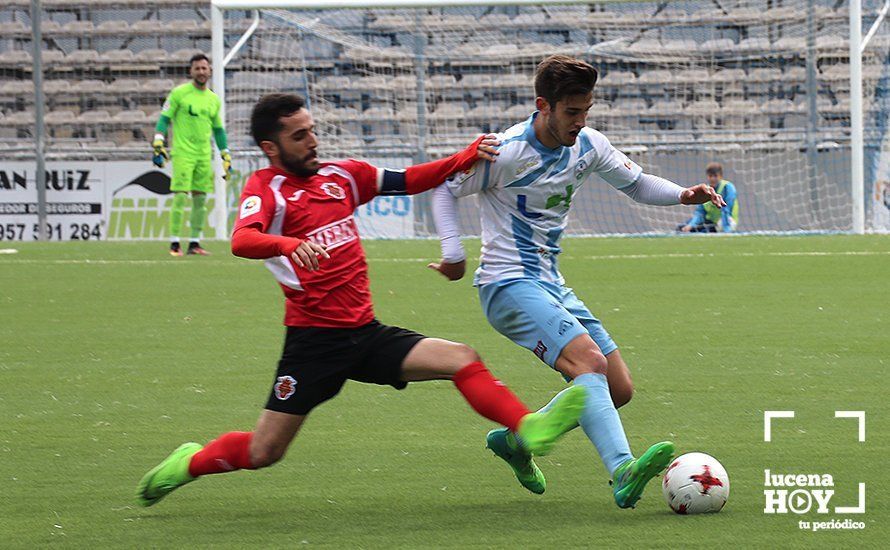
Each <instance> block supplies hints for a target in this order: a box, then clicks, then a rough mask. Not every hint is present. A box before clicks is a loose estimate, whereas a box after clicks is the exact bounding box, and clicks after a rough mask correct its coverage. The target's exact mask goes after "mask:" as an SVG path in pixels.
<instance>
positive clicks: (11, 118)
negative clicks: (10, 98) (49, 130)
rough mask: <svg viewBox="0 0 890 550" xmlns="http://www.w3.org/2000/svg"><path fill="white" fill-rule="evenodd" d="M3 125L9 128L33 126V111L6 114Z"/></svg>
mask: <svg viewBox="0 0 890 550" xmlns="http://www.w3.org/2000/svg"><path fill="white" fill-rule="evenodd" d="M3 124H4V125H9V126H28V127H30V126H34V111H31V110H26V111H13V112H11V113H6V116H5V117H4V119H3Z"/></svg>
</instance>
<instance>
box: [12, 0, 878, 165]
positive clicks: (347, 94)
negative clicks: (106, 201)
mask: <svg viewBox="0 0 890 550" xmlns="http://www.w3.org/2000/svg"><path fill="white" fill-rule="evenodd" d="M43 4H44V10H45V15H46V17H45V18H44V20H43V22H42V29H43V34H44V36H45V39H46V40H45V44H44V50H43V52H42V57H43V62H44V65H45V70H46V75H45V92H46V95H47V100H48V110H47V124H48V127H49V138H50V140H53V139H67V138H70V137H72V136H74V137H84V138H91V139H95V140H97V142H98V140H103V138H107V137H108V136H114V138H115V139H113V140H109V139H104V141H105V142H106V143H108V144H111V145H109V148H113V144H117V147H118V148H119V149H120V150H121V151H122V152H125V151H133V153H134V154H135V149H131V148H132V147H133V143H138V144H139V147H140V151H139V154H143V153H144V151H143V150H142V149H144V144H143V143H142V142H141V141H139V140H141V139H143V138H145V137H146V136H148V135H150V132H151V126H152V125H153V124H154V122H155V117H156V116H157V111H158V110H159V109H160V106H161V104H162V103H163V100H164V96H165V94H166V93H167V92H169V90H170V89H171V88H172V87H173V86H175V85H176V84H177V83H179V82H182V81H184V80H185V79H186V78H187V67H186V63H185V61H186V60H187V59H188V58H189V57H191V55H193V54H194V53H195V52H199V51H204V52H208V51H209V46H210V24H209V13H208V7H207V4H206V2H193V1H175V0H161V1H152V2H149V1H146V0H114V1H112V0H94V1H87V0H45V1H44V3H43ZM29 6H30V3H29V2H28V1H26V0H25V1H23V0H7V2H5V3H4V5H3V7H0V77H2V80H0V127H2V131H0V140H2V139H13V138H17V137H27V136H28V135H30V134H31V128H30V126H29V125H30V123H31V122H30V121H31V120H32V118H33V110H34V105H33V90H32V87H31V74H30V70H31V65H32V58H31V53H30V49H31V41H30V20H29V16H28V9H29ZM690 6H691V4H689V5H687V4H683V6H680V7H672V6H667V7H665V6H663V5H660V4H656V3H637V4H629V3H622V4H615V5H612V4H610V5H606V6H603V5H596V6H574V7H566V8H561V9H560V10H558V11H557V10H538V11H516V10H511V9H509V8H507V9H482V8H480V10H479V12H478V15H475V16H474V15H468V14H456V13H449V12H448V11H447V10H426V11H424V12H423V13H418V14H417V16H418V17H420V18H421V19H422V24H423V26H424V27H425V30H426V31H427V32H428V41H429V43H428V44H427V48H428V49H427V51H428V52H429V55H430V56H431V57H435V53H436V52H453V53H455V54H457V55H458V57H459V58H458V59H456V60H455V61H454V62H453V63H448V64H442V63H438V62H436V61H431V63H430V65H431V67H432V69H431V73H430V75H429V76H428V79H427V80H426V82H425V83H424V86H425V89H426V90H428V93H429V98H428V100H427V117H428V119H429V120H432V121H436V124H437V128H436V129H435V132H436V134H437V135H447V134H449V133H451V132H453V133H455V134H465V133H466V132H467V131H468V129H472V130H473V131H475V130H484V131H487V130H492V129H499V128H502V127H503V126H504V125H505V124H507V123H509V122H510V121H515V120H516V119H517V118H521V117H524V116H526V115H527V114H528V113H529V111H530V109H531V102H532V100H533V94H532V92H531V86H530V81H531V71H532V69H533V66H534V61H535V60H537V59H539V58H541V57H543V56H544V55H547V54H549V53H554V52H557V51H560V49H561V48H563V47H564V46H565V45H566V44H567V43H568V42H570V41H578V40H585V41H587V42H589V43H590V44H591V45H592V46H596V45H602V44H611V42H609V41H610V40H611V41H614V40H615V39H616V38H619V37H623V38H622V40H624V41H625V42H624V43H623V46H622V47H624V48H625V49H626V51H627V52H629V53H630V54H633V55H636V56H638V57H640V58H647V56H648V57H651V58H652V59H656V60H657V59H659V56H670V57H671V58H673V59H676V58H677V57H678V56H682V55H683V54H684V52H689V54H690V55H694V56H711V57H715V58H717V59H723V58H725V59H726V62H725V63H718V64H717V65H716V66H715V67H714V69H712V70H707V69H701V68H690V69H687V70H683V69H682V67H679V68H678V67H670V68H658V67H657V64H654V65H652V67H654V68H647V69H645V70H641V69H640V67H639V66H634V65H632V64H627V63H621V62H620V61H608V60H607V61H601V62H598V68H599V69H600V71H601V76H600V81H599V84H598V88H597V92H596V102H597V103H596V105H595V108H594V109H593V110H592V113H591V119H592V123H593V124H594V125H598V126H602V127H606V128H613V129H616V131H618V132H619V133H620V132H627V133H628V135H631V134H632V133H634V132H640V131H656V130H657V131H661V130H666V129H670V130H684V131H686V130H688V131H689V132H690V133H689V134H688V135H681V138H682V139H685V138H687V137H690V138H692V139H701V138H702V137H703V136H705V134H703V133H702V132H707V131H711V130H719V131H724V132H725V131H735V132H739V131H745V130H747V129H749V128H751V127H752V125H754V124H756V123H757V122H758V121H760V122H762V121H763V120H764V117H768V119H769V123H768V127H769V128H772V129H781V128H783V127H785V126H787V125H788V122H789V121H790V120H792V117H801V116H805V115H806V105H805V102H804V101H802V100H801V97H802V90H803V88H802V87H803V86H804V85H805V83H806V72H805V68H804V59H802V58H801V57H800V56H799V55H797V54H796V53H795V52H801V51H804V50H805V47H806V44H805V40H804V38H802V37H800V36H782V33H781V32H779V31H776V30H775V29H780V28H781V24H782V23H791V22H795V23H800V21H801V18H802V17H803V15H802V14H801V13H797V12H796V11H795V10H793V9H790V8H788V9H786V8H781V7H776V8H774V9H770V10H767V11H763V10H756V9H750V8H745V7H742V8H727V9H714V8H713V6H712V5H710V4H707V3H702V4H701V5H700V9H699V11H694V10H692V9H691V7H690ZM327 17H330V18H331V19H334V18H339V19H338V21H339V24H340V25H341V26H342V27H343V30H344V32H350V31H351V30H353V29H361V31H362V32H363V33H365V34H366V35H371V36H373V38H374V40H377V41H379V42H380V43H381V44H384V45H385V44H386V42H387V41H388V42H389V44H390V45H389V46H386V47H384V48H382V49H381V51H382V52H384V55H386V56H389V57H391V59H386V66H388V67H389V66H393V67H394V69H393V70H394V71H395V74H377V73H375V72H374V66H373V63H371V64H370V65H363V63H364V64H367V63H368V61H367V52H366V51H363V49H362V48H358V47H357V46H356V45H347V46H345V47H334V46H333V45H331V44H318V45H317V46H315V49H314V50H313V51H309V52H305V53H306V57H305V60H297V59H293V58H291V57H288V56H285V55H282V54H281V52H282V51H284V49H283V48H282V44H281V42H280V40H281V37H280V36H279V35H274V34H271V33H268V32H267V28H266V25H265V23H264V24H263V25H261V27H260V29H259V31H258V34H257V36H256V38H255V40H254V41H253V42H252V44H251V46H250V47H249V48H248V49H246V50H244V51H243V52H242V53H241V54H240V56H239V57H238V58H236V59H235V60H234V62H233V64H232V65H231V67H230V69H231V70H229V71H227V88H228V89H230V90H233V91H238V92H244V93H243V94H241V93H239V94H238V96H237V97H238V98H240V99H242V100H244V99H245V98H250V99H255V96H257V95H258V94H260V93H262V92H263V91H266V90H269V89H280V90H289V91H297V92H299V91H303V90H305V89H307V87H309V88H311V89H312V90H313V91H315V92H317V93H319V94H320V95H321V97H322V98H323V104H322V105H316V106H314V108H317V109H318V110H319V112H324V113H325V116H327V117H329V118H330V119H331V120H333V121H338V122H341V123H343V124H344V126H343V129H344V130H346V131H348V132H349V133H350V134H353V133H354V135H355V136H356V139H370V137H371V136H373V134H377V133H381V134H382V135H381V136H380V138H381V139H387V138H389V137H392V136H402V137H406V135H407V134H408V133H410V132H413V131H416V121H417V109H416V101H417V97H416V95H417V86H418V83H417V78H416V77H415V76H413V75H409V74H398V72H400V67H404V68H409V67H410V66H411V63H412V62H413V61H412V58H411V55H410V54H411V53H412V50H411V48H407V47H405V46H403V45H400V44H399V36H400V33H404V32H407V31H409V30H410V29H412V28H413V26H414V25H415V24H416V21H414V20H411V19H408V18H405V17H403V16H401V15H399V14H395V13H392V12H385V13H379V14H376V13H375V12H374V11H373V10H366V11H364V12H357V11H338V12H335V13H332V14H328V15H327ZM817 19H818V24H819V25H821V26H823V27H827V28H834V27H836V28H837V29H838V33H837V34H836V36H820V37H819V38H818V40H817V43H816V46H817V53H818V58H819V71H818V75H817V78H818V81H819V94H820V95H819V97H818V112H819V115H820V124H823V125H824V126H825V128H828V129H830V128H841V129H843V128H846V127H848V126H849V116H848V114H847V113H846V112H845V111H844V109H845V107H847V106H848V105H849V99H848V94H849V65H848V64H847V60H846V58H845V56H846V52H847V41H846V39H845V38H844V36H845V34H844V32H843V28H844V25H845V24H846V20H845V19H846V12H845V11H843V10H842V9H839V8H837V9H836V8H835V6H834V5H833V4H831V5H820V6H819V8H818V10H817ZM249 24H250V19H249V17H246V16H245V17H244V20H243V22H241V23H240V24H236V25H233V26H232V27H231V29H232V30H233V31H237V30H238V29H243V28H245V27H246V26H247V25H249ZM696 25H697V26H700V27H702V26H711V27H715V28H718V29H723V30H722V31H721V32H720V33H718V34H715V35H714V36H713V37H712V38H709V39H707V40H692V39H690V38H689V37H688V36H684V35H683V33H682V32H678V31H677V29H682V28H684V26H686V27H689V26H696ZM350 26H351V27H350ZM746 26H758V28H759V27H763V28H767V29H772V30H770V31H769V32H768V33H766V34H765V35H760V34H758V35H756V36H748V35H747V33H746V32H743V30H744V29H745V27H746ZM483 31H484V32H486V33H488V35H490V36H493V37H497V36H498V35H496V34H493V33H495V32H497V33H501V34H500V35H499V36H500V37H501V38H500V39H498V40H493V41H491V42H487V43H479V42H478V41H476V40H473V33H476V32H483ZM634 31H638V32H637V33H636V34H635V33H634ZM516 33H523V36H524V38H523V41H524V44H523V47H522V48H521V49H520V48H519V47H518V46H517V44H516V42H515V40H512V39H511V36H515V35H516ZM529 36H532V38H531V39H529ZM627 37H631V38H627ZM483 50H484V51H485V53H486V55H487V56H488V57H487V59H486V60H485V61H480V60H473V56H474V55H475V54H478V53H479V52H481V51H483ZM460 56H463V57H460ZM393 59H395V60H397V61H398V62H397V63H395V64H394V65H391V64H390V61H392V60H393ZM604 59H606V58H604ZM504 60H506V61H504ZM303 61H305V63H306V65H305V66H303ZM257 64H271V66H273V67H274V68H275V69H276V72H274V73H273V72H270V73H268V74H263V75H257V73H254V72H246V71H245V72H239V70H238V69H239V67H240V68H245V67H250V66H252V65H257ZM864 74H865V78H866V79H870V80H876V79H878V78H880V77H881V69H880V67H878V66H873V65H872V66H869V65H866V67H865V70H864ZM387 90H397V92H395V93H392V94H389V95H386V94H383V93H382V92H384V91H387ZM384 95H386V97H383V96H384ZM226 109H227V113H228V116H229V117H239V118H243V117H246V116H249V112H250V104H249V103H246V102H244V103H239V102H237V101H234V100H233V101H231V102H230V103H228V104H227V105H226ZM409 123H410V124H409ZM106 130H107V131H106ZM121 134H125V135H124V136H123V137H124V138H126V139H120V138H121ZM60 143H61V142H60Z"/></svg>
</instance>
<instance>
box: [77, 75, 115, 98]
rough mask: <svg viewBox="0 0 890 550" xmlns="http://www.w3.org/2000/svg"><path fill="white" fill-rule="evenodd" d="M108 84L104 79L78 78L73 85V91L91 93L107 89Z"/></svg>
mask: <svg viewBox="0 0 890 550" xmlns="http://www.w3.org/2000/svg"><path fill="white" fill-rule="evenodd" d="M106 87H107V84H106V83H105V82H103V81H102V80H96V79H92V78H90V79H84V80H77V81H74V83H73V84H72V85H71V93H74V94H84V95H91V94H97V93H102V92H104V91H105V89H106Z"/></svg>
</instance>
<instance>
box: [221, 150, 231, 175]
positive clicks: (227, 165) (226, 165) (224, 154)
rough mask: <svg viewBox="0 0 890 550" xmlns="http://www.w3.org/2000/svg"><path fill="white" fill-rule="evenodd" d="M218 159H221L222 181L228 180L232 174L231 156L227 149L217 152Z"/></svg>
mask: <svg viewBox="0 0 890 550" xmlns="http://www.w3.org/2000/svg"><path fill="white" fill-rule="evenodd" d="M219 157H220V158H221V159H222V164H223V174H222V177H223V179H224V180H228V179H229V176H230V175H231V174H232V155H230V154H229V150H228V149H223V150H222V151H220V152H219Z"/></svg>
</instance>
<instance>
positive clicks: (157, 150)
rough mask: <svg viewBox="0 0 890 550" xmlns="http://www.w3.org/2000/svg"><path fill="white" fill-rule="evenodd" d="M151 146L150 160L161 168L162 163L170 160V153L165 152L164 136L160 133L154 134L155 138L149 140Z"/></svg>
mask: <svg viewBox="0 0 890 550" xmlns="http://www.w3.org/2000/svg"><path fill="white" fill-rule="evenodd" d="M151 146H152V148H153V149H154V155H153V156H152V157H151V161H152V162H153V163H154V165H155V166H157V167H158V168H163V167H164V163H165V162H166V161H168V160H170V155H168V154H167V149H165V148H164V136H163V135H162V134H155V139H154V141H152V142H151Z"/></svg>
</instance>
